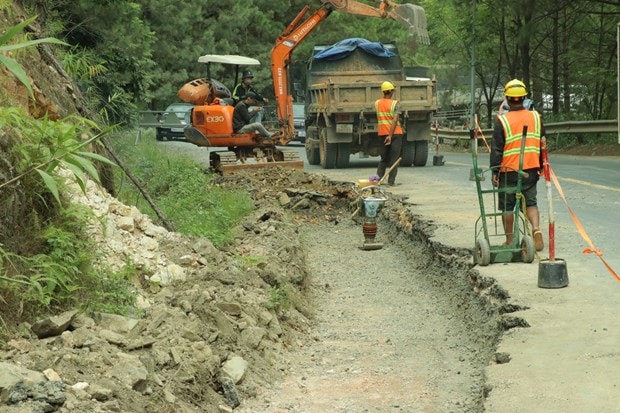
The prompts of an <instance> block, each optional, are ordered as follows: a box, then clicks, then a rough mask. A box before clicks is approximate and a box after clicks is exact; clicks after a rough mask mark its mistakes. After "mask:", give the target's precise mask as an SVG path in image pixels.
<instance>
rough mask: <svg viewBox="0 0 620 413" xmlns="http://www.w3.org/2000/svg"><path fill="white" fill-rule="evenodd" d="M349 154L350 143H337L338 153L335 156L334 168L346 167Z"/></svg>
mask: <svg viewBox="0 0 620 413" xmlns="http://www.w3.org/2000/svg"><path fill="white" fill-rule="evenodd" d="M350 156H351V144H350V143H339V144H338V155H337V157H336V168H348V167H349V157H350Z"/></svg>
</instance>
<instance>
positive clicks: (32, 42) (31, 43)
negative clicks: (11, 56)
mask: <svg viewBox="0 0 620 413" xmlns="http://www.w3.org/2000/svg"><path fill="white" fill-rule="evenodd" d="M41 43H54V44H60V45H67V43H65V42H63V41H62V40H58V39H55V38H53V37H45V38H43V39H35V40H27V41H25V42H20V43H15V44H8V45H4V46H0V51H3V52H6V51H9V50H16V49H23V48H24V47H30V46H34V45H37V44H41Z"/></svg>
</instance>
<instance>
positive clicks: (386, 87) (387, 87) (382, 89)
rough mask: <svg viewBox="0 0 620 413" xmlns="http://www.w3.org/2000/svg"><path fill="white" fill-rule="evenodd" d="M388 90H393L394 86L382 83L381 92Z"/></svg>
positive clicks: (389, 83) (390, 83)
mask: <svg viewBox="0 0 620 413" xmlns="http://www.w3.org/2000/svg"><path fill="white" fill-rule="evenodd" d="M390 90H394V85H393V84H392V82H383V83H381V91H382V92H389V91H390Z"/></svg>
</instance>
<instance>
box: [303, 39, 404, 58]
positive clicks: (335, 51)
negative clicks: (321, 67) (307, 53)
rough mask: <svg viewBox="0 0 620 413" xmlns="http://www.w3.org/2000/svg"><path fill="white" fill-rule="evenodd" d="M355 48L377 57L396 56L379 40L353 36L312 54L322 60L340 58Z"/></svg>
mask: <svg viewBox="0 0 620 413" xmlns="http://www.w3.org/2000/svg"><path fill="white" fill-rule="evenodd" d="M357 48H360V49H362V50H363V51H365V52H366V53H368V54H371V55H374V56H378V57H394V56H396V54H395V53H394V52H392V51H390V50H388V49H386V48H385V46H383V44H382V43H380V42H371V41H370V40H366V39H362V38H359V37H354V38H351V39H344V40H341V41H339V42H338V43H335V44H333V45H331V46H329V47H328V48H326V49H324V50H321V51H320V52H319V53H317V54H316V55H314V58H315V59H324V60H340V59H344V58H345V57H347V56H349V55H350V54H351V53H353V52H354V51H355V49H357Z"/></svg>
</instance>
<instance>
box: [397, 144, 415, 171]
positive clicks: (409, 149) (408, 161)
mask: <svg viewBox="0 0 620 413" xmlns="http://www.w3.org/2000/svg"><path fill="white" fill-rule="evenodd" d="M414 154H415V145H414V142H410V141H403V150H402V153H401V155H400V156H401V158H402V159H401V161H400V166H411V165H413V156H414Z"/></svg>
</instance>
